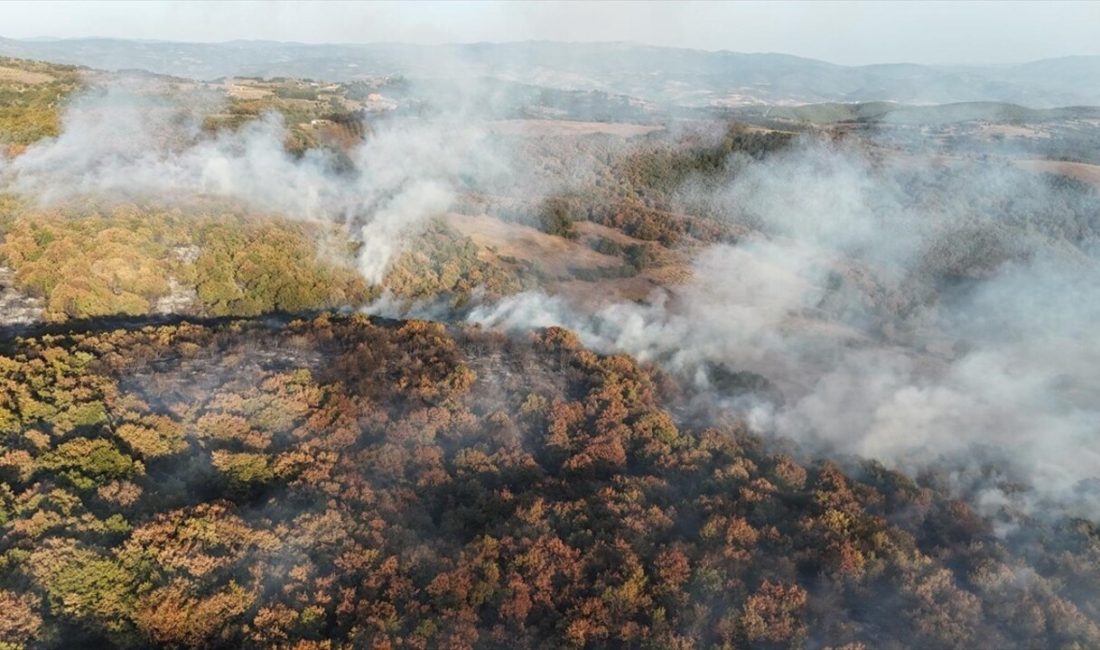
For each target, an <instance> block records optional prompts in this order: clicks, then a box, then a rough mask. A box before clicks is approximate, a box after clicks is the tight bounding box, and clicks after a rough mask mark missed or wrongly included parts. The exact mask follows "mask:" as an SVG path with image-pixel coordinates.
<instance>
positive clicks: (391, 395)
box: [0, 314, 1100, 650]
mask: <svg viewBox="0 0 1100 650" xmlns="http://www.w3.org/2000/svg"><path fill="white" fill-rule="evenodd" d="M680 399H682V395H679V394H678V392H677V389H676V386H675V384H674V383H671V382H669V381H667V379H665V378H664V377H663V376H662V374H661V373H660V372H659V371H656V370H647V369H645V368H642V367H639V366H638V365H637V364H636V363H635V362H633V361H632V360H631V359H630V358H628V357H625V356H621V355H618V356H614V355H613V356H601V355H597V354H593V353H592V352H589V351H587V350H586V349H584V348H583V347H582V346H581V345H580V344H579V343H578V342H577V340H576V338H575V337H574V336H573V335H572V334H570V333H569V332H568V331H565V330H562V329H557V328H550V329H546V330H542V331H539V332H535V333H533V334H531V335H530V336H529V337H526V338H524V337H519V338H515V337H507V336H505V335H503V334H499V333H495V332H492V331H488V330H484V329H481V328H478V327H445V326H443V325H441V324H437V323H429V322H423V321H390V320H375V319H371V318H368V317H364V316H352V317H339V316H334V315H328V314H322V315H320V316H317V317H315V318H311V319H303V320H293V321H289V322H288V321H286V320H281V321H278V322H276V321H271V320H267V321H251V320H239V319H223V320H214V321H195V322H180V323H177V324H168V325H149V326H145V327H132V328H130V329H114V330H111V329H106V330H104V329H99V330H97V329H95V328H89V329H87V330H86V331H79V330H78V331H71V332H69V333H65V334H47V333H43V334H40V335H37V336H31V337H28V338H20V339H17V340H14V341H12V342H10V343H7V344H5V345H4V346H3V356H0V435H2V443H0V444H2V446H0V479H2V483H0V522H2V527H0V533H2V534H0V603H3V607H4V612H5V616H4V617H3V618H2V619H0V638H2V639H4V641H3V647H5V648H46V647H58V646H63V647H118V648H128V647H148V646H150V645H156V646H163V647H178V646H188V647H275V646H278V647H297V648H344V647H347V648H351V647H374V648H429V647H432V648H434V647H445V648H515V647H532V648H538V647H561V646H562V645H563V644H564V645H568V646H570V647H578V648H579V647H590V648H601V647H649V648H723V647H729V648H734V647H759V648H798V647H807V646H812V647H820V648H848V649H850V650H851V649H855V648H872V647H873V648H902V647H913V646H914V645H916V646H919V647H923V648H971V647H975V645H981V646H984V647H1002V648H1038V647H1043V648H1089V647H1095V646H1097V645H1098V644H1100V627H1098V626H1097V625H1096V624H1095V623H1094V622H1093V621H1095V620H1096V617H1097V614H1098V612H1097V607H1098V606H1100V602H1098V601H1097V600H1096V598H1095V594H1096V593H1100V590H1098V587H1100V569H1098V568H1097V567H1100V562H1098V560H1100V557H1098V554H1100V531H1098V530H1097V529H1096V528H1095V527H1094V526H1093V525H1092V524H1090V523H1088V522H1087V521H1084V520H1065V521H1063V522H1061V523H1059V524H1058V528H1057V530H1052V529H1048V528H1045V527H1044V525H1042V524H1040V523H1035V524H1034V530H1033V531H1031V532H1030V533H1029V534H1028V535H1027V536H1025V537H1026V539H1028V543H1026V544H1023V545H1019V546H1009V545H1006V544H1005V543H1003V542H1002V541H1001V540H1000V538H999V537H998V536H996V535H995V534H994V531H993V530H991V528H990V525H989V523H988V521H987V520H985V519H983V518H982V517H979V516H978V515H977V514H976V513H975V512H974V511H973V510H972V509H971V507H970V506H969V505H968V504H967V503H965V502H963V501H961V500H958V499H956V498H953V497H951V496H950V494H949V491H948V490H946V489H945V487H944V477H937V476H935V475H927V476H923V477H920V478H919V479H918V480H916V481H914V480H912V479H910V478H907V477H905V476H904V475H902V474H899V473H897V472H893V471H889V470H887V469H885V468H884V467H882V466H881V465H880V464H878V463H876V462H874V461H864V462H862V463H859V464H858V465H855V466H852V467H850V468H847V469H846V468H842V467H841V466H839V465H837V464H836V463H833V462H829V461H820V460H819V461H804V460H799V459H798V458H796V454H794V453H787V452H784V451H782V450H781V449H776V448H775V447H774V445H765V444H763V442H762V441H761V440H760V439H759V438H757V437H756V436H754V435H753V434H751V433H750V432H749V431H748V430H747V429H746V428H745V427H744V426H743V425H740V424H738V423H736V422H735V421H729V422H727V423H725V424H718V425H717V426H716V425H714V424H713V423H712V424H711V425H710V426H695V425H692V424H690V423H687V424H680V425H678V424H677V422H676V418H675V417H674V416H673V413H674V410H675V409H676V405H677V402H678V400H680ZM670 409H672V410H670ZM1016 539H1020V537H1019V536H1017V538H1016Z"/></svg>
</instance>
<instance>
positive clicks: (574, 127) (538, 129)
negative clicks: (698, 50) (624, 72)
mask: <svg viewBox="0 0 1100 650" xmlns="http://www.w3.org/2000/svg"><path fill="white" fill-rule="evenodd" d="M488 127H489V131H491V132H492V133H495V134H498V135H527V136H533V137H534V136H570V135H572V136H581V135H595V134H603V135H615V136H619V137H622V138H630V137H634V136H637V135H645V134H647V133H653V132H654V131H663V130H664V128H665V127H663V126H658V125H654V124H630V123H627V122H573V121H569V120H499V121H495V122H489V123H488Z"/></svg>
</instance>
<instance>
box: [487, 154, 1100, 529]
mask: <svg viewBox="0 0 1100 650" xmlns="http://www.w3.org/2000/svg"><path fill="white" fill-rule="evenodd" d="M737 171H738V173H737V174H736V175H735V176H734V178H733V179H732V180H731V181H730V182H729V183H728V184H726V185H725V186H724V187H723V188H722V189H721V190H720V191H719V192H717V193H713V194H712V195H709V196H707V197H692V198H693V200H696V201H698V200H700V199H702V200H705V201H708V202H710V203H711V204H712V205H718V206H720V207H721V209H722V211H723V213H724V214H726V215H727V216H728V218H730V219H733V220H736V221H740V222H742V223H747V224H751V225H752V226H753V227H755V228H756V229H757V230H756V232H757V234H755V235H752V236H749V237H747V238H745V239H744V240H742V241H741V242H740V243H738V244H737V245H735V246H730V245H724V244H723V245H716V246H712V247H710V248H708V249H706V250H705V251H704V252H703V253H701V254H700V255H698V256H697V257H696V259H695V260H694V263H693V269H692V270H693V274H692V279H691V280H690V281H689V282H687V283H686V284H685V285H682V286H677V287H673V288H671V289H670V290H662V291H659V292H657V293H655V295H654V296H652V297H651V299H650V300H648V301H646V303H644V304H637V303H621V304H612V305H607V306H604V307H601V308H599V309H596V310H584V309H583V308H582V307H580V306H578V305H574V304H572V303H569V302H567V301H565V300H563V299H561V298H557V297H553V296H546V295H544V294H540V293H527V294H522V295H519V296H516V297H513V298H511V299H509V300H507V301H504V302H503V303H501V304H497V305H494V306H486V307H482V308H479V309H477V310H475V311H474V312H473V313H472V314H471V315H470V318H471V320H474V321H476V322H480V323H483V324H486V325H490V326H499V327H506V328H526V327H530V326H546V325H562V326H565V327H569V328H571V329H573V330H575V331H577V332H578V333H579V335H580V337H581V339H582V341H583V342H585V343H586V344H588V345H590V346H592V347H595V348H596V349H599V350H604V351H625V352H629V353H632V354H635V355H637V356H638V357H639V358H640V359H642V360H643V361H650V362H656V363H659V364H660V365H661V366H662V367H664V368H665V369H667V370H670V371H673V372H676V373H679V374H680V375H681V376H683V377H685V378H686V379H688V380H689V381H691V382H694V383H695V385H696V386H697V387H698V388H700V389H702V390H704V391H705V390H709V389H712V388H715V387H713V386H711V385H710V381H709V379H710V372H709V370H710V368H712V367H713V364H715V363H720V364H722V365H724V366H726V367H728V368H730V369H732V370H738V371H750V372H753V373H758V374H759V375H762V376H763V377H766V378H767V379H769V380H771V381H772V382H773V383H774V384H775V385H776V386H778V387H779V389H780V390H781V391H782V393H783V395H784V398H785V399H784V400H783V402H782V404H774V403H763V402H762V401H761V402H754V403H751V404H749V405H747V406H746V404H745V403H744V402H743V401H740V402H734V401H726V402H724V403H726V404H727V405H734V406H736V407H739V408H742V409H743V411H744V414H745V415H746V416H748V417H750V419H751V421H752V423H753V424H754V425H755V426H756V427H758V428H759V429H761V430H763V431H765V432H767V433H770V434H774V435H779V436H785V437H791V438H794V439H797V440H800V441H803V442H804V443H807V444H808V445H810V446H811V448H817V449H820V450H824V451H827V452H829V453H833V454H835V453H841V454H856V455H859V456H862V457H867V458H875V459H880V460H882V461H884V462H886V463H887V464H888V465H891V466H894V467H897V468H900V469H904V470H907V471H910V472H917V471H919V470H921V469H924V468H928V467H933V466H938V465H941V464H943V463H946V466H953V467H969V468H971V469H970V470H968V471H966V472H962V473H960V474H959V475H958V476H957V479H958V481H959V486H958V487H959V489H960V490H965V491H976V490H981V491H983V492H982V493H983V494H984V495H985V496H984V497H983V498H982V499H981V502H982V503H984V504H985V505H986V506H987V507H988V508H989V509H991V510H993V509H997V508H1001V507H1004V505H1005V504H1006V503H1014V504H1015V505H1016V506H1017V507H1025V506H1026V507H1032V506H1033V505H1034V504H1035V503H1039V502H1042V501H1043V500H1055V501H1057V502H1058V503H1060V504H1063V505H1064V504H1069V507H1071V508H1072V509H1073V511H1074V512H1076V513H1078V514H1085V515H1087V516H1091V517H1096V516H1100V500H1098V495H1097V494H1096V491H1095V489H1094V488H1090V485H1091V484H1092V483H1093V482H1094V481H1096V479H1097V478H1098V477H1100V400H1097V399H1096V396H1097V395H1100V336H1097V335H1096V334H1095V324H1096V323H1097V322H1100V256H1098V255H1097V254H1096V249H1095V247H1094V246H1095V237H1096V232H1097V231H1095V230H1090V228H1095V223H1097V222H1095V221H1094V222H1093V226H1089V227H1086V228H1084V229H1080V228H1076V229H1075V227H1073V226H1072V224H1069V223H1068V222H1069V221H1072V220H1073V219H1074V218H1078V219H1079V218H1081V215H1082V214H1084V215H1089V214H1091V215H1092V219H1094V220H1095V219H1097V218H1098V217H1100V203H1098V202H1097V200H1096V196H1095V195H1091V196H1084V197H1083V198H1082V199H1081V201H1083V203H1080V204H1074V205H1067V204H1066V203H1065V201H1066V199H1065V197H1064V196H1062V195H1058V194H1056V193H1054V192H1053V191H1052V190H1050V188H1049V187H1048V185H1047V184H1045V182H1044V181H1043V180H1042V179H1040V178H1038V177H1036V176H1033V175H1028V174H1026V173H1023V172H1019V171H1016V170H1012V169H1007V168H1000V167H985V168H970V167H963V166H960V167H957V168H949V169H941V168H933V167H926V168H916V169H913V168H910V169H904V170H900V171H899V170H897V169H881V168H877V167H876V166H874V165H872V164H871V163H869V162H868V161H867V160H866V159H865V158H863V157H862V156H861V155H860V154H859V153H857V152H853V151H849V150H838V149H833V148H821V147H816V146H810V147H807V148H802V149H799V150H798V151H797V152H796V153H793V154H791V155H787V156H781V157H778V158H776V159H773V160H772V161H771V162H768V163H764V164H756V165H750V166H748V167H743V168H739V169H738V170H737ZM906 183H909V184H910V185H909V189H906V187H905V184H906ZM914 184H915V185H914ZM934 184H935V185H938V186H939V187H941V188H942V187H943V186H944V185H946V186H947V190H945V191H942V192H941V194H940V195H938V196H936V197H935V198H933V197H931V196H930V195H928V194H927V193H926V192H925V189H924V187H925V185H927V186H928V187H931V186H932V185H934ZM913 187H915V188H916V189H915V190H914V189H912V188H913ZM1006 206H1010V207H1006ZM1067 232H1074V233H1077V234H1076V235H1075V236H1074V237H1067V236H1065V234H1066V233H1067ZM1078 235H1080V236H1078ZM989 241H993V242H994V243H995V244H996V245H989ZM957 273H962V275H963V276H964V277H962V278H961V279H960V278H958V277H956V274H957ZM967 273H969V275H967ZM714 397H715V398H717V399H718V400H719V401H721V400H722V399H723V398H722V395H721V394H720V391H719V392H718V393H716V394H715V395H714ZM988 461H993V462H995V463H998V464H999V466H1000V467H1002V468H1004V471H1005V472H1008V474H1006V475H999V476H994V477H989V476H984V477H983V476H981V475H982V473H983V472H982V470H981V469H980V467H981V465H982V463H985V462H988ZM979 478H980V479H981V480H978V479H979ZM1009 478H1012V480H1022V481H1024V482H1026V483H1028V484H1029V485H1030V486H1031V487H1032V488H1033V489H1034V493H1031V494H1013V490H1014V489H1015V488H1013V487H1011V486H1008V485H1007V484H1008V483H1009V482H1011V481H1009V480H1008V479H1009ZM1001 482H1003V483H1005V486H1004V490H1007V492H1005V491H1003V490H1002V486H1001V484H1000V483H1001ZM994 494H995V495H997V496H992V495H994Z"/></svg>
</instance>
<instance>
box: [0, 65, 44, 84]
mask: <svg viewBox="0 0 1100 650" xmlns="http://www.w3.org/2000/svg"><path fill="white" fill-rule="evenodd" d="M54 79H56V77H54V76H53V75H52V74H46V73H45V72H31V71H30V70H20V69H19V68H9V67H7V66H0V83H2V82H15V83H21V84H29V85H31V86H34V85H37V84H44V83H49V82H51V81H53V80H54Z"/></svg>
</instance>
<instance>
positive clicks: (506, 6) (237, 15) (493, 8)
mask: <svg viewBox="0 0 1100 650" xmlns="http://www.w3.org/2000/svg"><path fill="white" fill-rule="evenodd" d="M0 36H7V37H12V38H29V37H39V36H53V37H80V36H110V37H119V38H143V39H162V40H185V41H225V40H233V39H263V40H281V41H301V42H308V43H325V42H328V43H366V42H376V41H406V42H416V43H440V42H472V41H517V40H528V39H546V40H558V41H635V42H639V43H650V44H654V45H671V46H678V47H692V48H699V49H708V50H718V49H727V50H734V51H739V52H784V53H788V54H797V55H801V56H808V57H813V58H819V59H825V60H827V61H833V62H836V63H848V64H858V63H885V62H899V61H911V62H916V63H949V62H951V63H1011V62H1019V61H1026V60H1032V59H1040V58H1047V57H1055V56H1065V55H1071V54H1100V2H1034V3H1027V2H1003V3H995V2H971V3H960V2H921V3H917V2H887V3H872V2H809V3H804V2H791V3H779V2H729V3H719V2H678V3H657V2H645V3H628V2H601V3H579V2H516V3H496V2H410V3H389V2H375V3H367V2H362V3H358V2H326V3H320V2H310V3H305V2H143V3H137V2H76V3H69V2H56V3H54V2H0Z"/></svg>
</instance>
